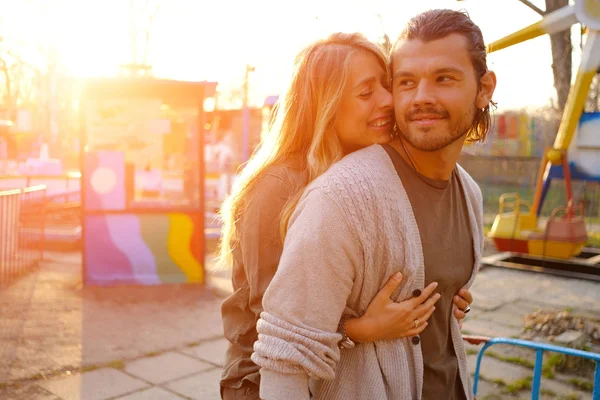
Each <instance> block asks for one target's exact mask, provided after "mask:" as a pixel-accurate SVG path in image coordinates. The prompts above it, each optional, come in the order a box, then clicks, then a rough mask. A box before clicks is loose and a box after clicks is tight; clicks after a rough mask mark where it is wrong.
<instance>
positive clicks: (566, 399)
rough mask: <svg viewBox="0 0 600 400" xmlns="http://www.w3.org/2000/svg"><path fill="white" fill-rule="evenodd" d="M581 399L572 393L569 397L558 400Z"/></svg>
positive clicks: (561, 397)
mask: <svg viewBox="0 0 600 400" xmlns="http://www.w3.org/2000/svg"><path fill="white" fill-rule="evenodd" d="M579 399H580V397H579V395H578V394H575V393H571V394H570V395H567V396H560V397H559V398H558V400H579Z"/></svg>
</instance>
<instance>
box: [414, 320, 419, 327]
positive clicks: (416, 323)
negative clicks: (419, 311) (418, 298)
mask: <svg viewBox="0 0 600 400" xmlns="http://www.w3.org/2000/svg"><path fill="white" fill-rule="evenodd" d="M414 322H415V329H417V328H418V327H419V320H418V319H415V321H414Z"/></svg>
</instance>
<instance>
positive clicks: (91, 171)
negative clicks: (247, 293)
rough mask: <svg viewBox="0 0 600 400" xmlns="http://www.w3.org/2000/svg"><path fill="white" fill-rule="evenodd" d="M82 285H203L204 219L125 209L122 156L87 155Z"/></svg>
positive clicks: (198, 215)
mask: <svg viewBox="0 0 600 400" xmlns="http://www.w3.org/2000/svg"><path fill="white" fill-rule="evenodd" d="M84 163H85V171H86V173H85V175H84V182H83V188H84V201H85V202H84V206H85V208H84V214H85V216H84V257H85V258H84V262H85V263H84V270H85V272H84V275H85V276H84V281H85V283H86V284H98V285H108V284H142V285H157V284H163V283H202V282H203V281H204V268H203V265H202V262H203V260H204V254H203V253H204V251H203V249H202V245H203V235H204V216H203V213H202V212H200V210H198V211H194V212H190V211H186V212H178V211H177V210H174V209H173V208H171V209H170V210H169V209H165V210H161V209H160V208H157V207H155V208H154V209H129V208H128V205H127V199H126V197H127V196H126V189H125V186H126V177H125V156H124V154H123V153H122V152H110V151H100V152H88V153H85V159H84Z"/></svg>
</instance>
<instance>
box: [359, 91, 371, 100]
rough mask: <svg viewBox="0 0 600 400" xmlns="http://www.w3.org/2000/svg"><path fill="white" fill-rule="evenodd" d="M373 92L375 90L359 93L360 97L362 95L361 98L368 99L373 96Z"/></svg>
mask: <svg viewBox="0 0 600 400" xmlns="http://www.w3.org/2000/svg"><path fill="white" fill-rule="evenodd" d="M372 94H373V91H372V90H371V91H368V92H363V93H361V94H359V95H358V97H360V98H361V99H368V98H369V97H371V95H372Z"/></svg>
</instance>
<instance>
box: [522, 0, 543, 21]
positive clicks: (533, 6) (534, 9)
mask: <svg viewBox="0 0 600 400" xmlns="http://www.w3.org/2000/svg"><path fill="white" fill-rule="evenodd" d="M519 1H520V2H521V3H523V4H525V5H526V6H527V7H529V8H531V9H532V10H533V11H535V12H536V13H538V14H540V15H541V16H542V17H543V16H544V15H546V11H543V10H542V9H541V8H539V7H537V6H536V5H535V4H531V3H530V2H529V1H527V0H519Z"/></svg>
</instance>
